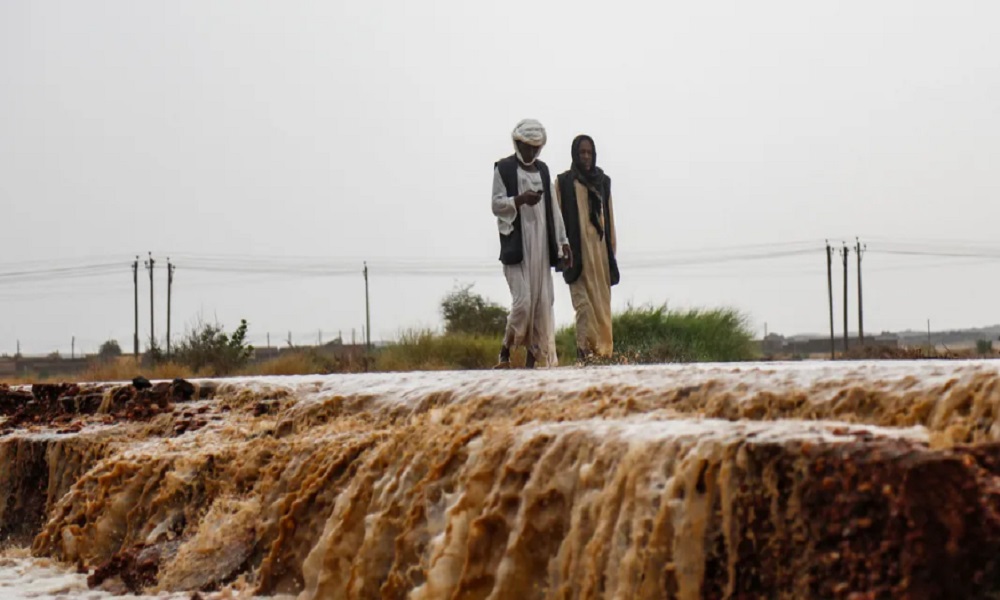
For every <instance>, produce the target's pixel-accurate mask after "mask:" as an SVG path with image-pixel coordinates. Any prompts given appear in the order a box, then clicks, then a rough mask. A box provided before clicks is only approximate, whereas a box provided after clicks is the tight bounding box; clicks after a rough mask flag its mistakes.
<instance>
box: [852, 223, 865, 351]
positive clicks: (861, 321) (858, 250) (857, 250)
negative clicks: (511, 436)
mask: <svg viewBox="0 0 1000 600" xmlns="http://www.w3.org/2000/svg"><path fill="white" fill-rule="evenodd" d="M854 239H855V240H856V241H857V244H856V245H855V246H854V254H855V256H857V257H858V341H859V342H860V343H861V346H862V347H864V345H865V312H864V299H863V297H862V295H861V255H862V254H864V253H865V250H867V249H868V244H865V245H864V246H862V245H861V240H859V239H858V238H854Z"/></svg>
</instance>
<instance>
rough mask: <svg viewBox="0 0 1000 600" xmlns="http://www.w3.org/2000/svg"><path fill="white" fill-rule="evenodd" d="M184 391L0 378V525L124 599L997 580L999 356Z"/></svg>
mask: <svg viewBox="0 0 1000 600" xmlns="http://www.w3.org/2000/svg"><path fill="white" fill-rule="evenodd" d="M192 383H193V385H192V384H188V383H187V382H180V381H178V382H175V383H173V384H171V383H169V382H166V383H161V384H157V385H156V386H154V387H153V388H152V389H150V390H142V391H139V390H135V389H134V388H133V387H132V386H130V385H111V384H107V385H82V386H73V385H59V386H53V385H49V386H34V388H2V387H0V414H2V415H4V416H5V418H6V420H5V421H4V422H3V423H2V424H0V494H3V495H4V498H3V499H2V501H0V534H2V535H3V536H5V538H7V540H8V544H11V545H14V546H21V547H27V546H30V548H31V553H32V555H34V556H35V557H46V558H49V559H54V560H56V561H58V562H59V563H62V564H65V565H68V566H69V567H71V568H75V569H76V570H78V571H79V572H80V573H81V574H82V573H86V576H87V577H88V578H89V583H90V585H91V586H92V587H94V588H101V589H106V590H111V591H125V590H130V591H133V592H139V591H142V592H145V593H159V592H176V591H193V590H201V591H203V592H211V591H213V590H220V589H231V590H238V591H240V592H243V593H246V594H256V595H264V596H266V595H272V594H291V595H293V596H298V597H299V598H301V599H303V600H306V599H313V598H317V599H319V598H322V599H326V598H414V599H418V598H419V599H432V598H463V599H474V598H482V599H487V598H490V599H505V598H517V599H519V600H520V599H525V600H526V599H531V598H560V599H563V598H565V599H571V598H620V599H632V598H635V599H638V598H683V599H694V598H757V597H773V598H840V597H843V598H868V597H909V598H946V597H952V598H959V597H963V598H973V597H983V596H988V595H989V594H991V593H997V592H1000V571H998V564H997V562H998V558H997V557H998V556H1000V444H998V443H997V442H998V440H1000V424H998V423H1000V421H998V419H997V416H998V414H1000V367H998V366H994V365H993V363H988V362H983V363H975V362H962V363H959V362H918V363H909V362H884V363H837V364H834V363H799V364H747V365H699V366H695V365H691V366H660V367H607V368H593V369H557V370H551V371H538V372H524V371H510V372H462V373H412V374H378V375H335V376H314V377H273V378H248V379H229V380H218V381H196V382H192ZM0 568H2V565H0ZM82 576H83V575H81V577H82Z"/></svg>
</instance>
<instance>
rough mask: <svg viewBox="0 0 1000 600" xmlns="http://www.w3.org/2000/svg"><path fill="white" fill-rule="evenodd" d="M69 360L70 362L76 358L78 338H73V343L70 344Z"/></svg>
mask: <svg viewBox="0 0 1000 600" xmlns="http://www.w3.org/2000/svg"><path fill="white" fill-rule="evenodd" d="M69 358H70V360H72V359H74V358H76V336H75V335H74V336H73V339H72V341H70V343H69Z"/></svg>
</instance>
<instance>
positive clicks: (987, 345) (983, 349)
mask: <svg viewBox="0 0 1000 600" xmlns="http://www.w3.org/2000/svg"><path fill="white" fill-rule="evenodd" d="M976 353H978V354H980V355H986V354H993V340H976Z"/></svg>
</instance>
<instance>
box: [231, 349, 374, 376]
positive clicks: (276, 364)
mask: <svg viewBox="0 0 1000 600" xmlns="http://www.w3.org/2000/svg"><path fill="white" fill-rule="evenodd" d="M364 370H365V363H364V358H363V357H360V356H346V357H333V356H328V355H325V354H322V353H320V352H316V351H315V350H298V351H289V352H284V353H282V354H281V355H279V356H276V357H275V358H272V359H269V360H265V361H261V362H259V363H255V364H251V365H247V366H246V367H245V368H243V369H242V370H241V371H240V375H316V374H320V375H322V374H326V373H359V372H362V371H364Z"/></svg>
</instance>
